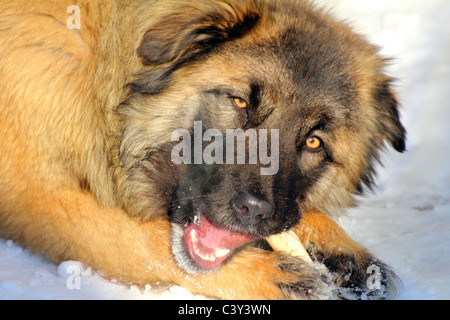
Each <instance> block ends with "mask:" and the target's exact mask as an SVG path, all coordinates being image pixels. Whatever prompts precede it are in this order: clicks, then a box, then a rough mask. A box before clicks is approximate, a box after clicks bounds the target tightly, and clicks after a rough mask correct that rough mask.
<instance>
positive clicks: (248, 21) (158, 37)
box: [137, 1, 259, 65]
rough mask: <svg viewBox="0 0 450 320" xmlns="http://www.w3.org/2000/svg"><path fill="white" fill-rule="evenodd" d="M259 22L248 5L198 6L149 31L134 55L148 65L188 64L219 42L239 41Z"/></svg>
mask: <svg viewBox="0 0 450 320" xmlns="http://www.w3.org/2000/svg"><path fill="white" fill-rule="evenodd" d="M258 20H259V16H258V14H257V13H256V10H253V9H252V8H251V6H249V5H242V4H241V5H236V4H235V5H231V4H228V3H227V1H220V2H215V1H214V2H206V1H205V2H197V3H196V4H195V5H191V6H187V7H186V8H183V9H182V10H180V11H178V12H175V13H172V14H169V15H167V16H166V17H165V18H163V19H161V20H160V21H159V22H158V23H156V24H155V25H153V26H152V27H150V29H149V30H148V31H147V32H146V33H145V35H144V38H143V40H142V43H141V45H140V46H139V48H138V49H137V53H138V55H139V56H140V57H141V59H142V61H143V63H144V64H147V65H161V64H167V63H172V64H173V63H182V62H186V61H190V60H192V59H195V58H197V57H199V56H201V55H203V54H206V53H208V52H210V51H211V50H213V49H214V48H215V47H216V46H217V45H219V44H220V43H222V42H225V41H227V40H232V39H236V38H240V37H242V36H243V35H245V34H246V33H247V32H248V31H250V30H251V29H252V28H253V27H254V26H255V25H256V23H257V21H258Z"/></svg>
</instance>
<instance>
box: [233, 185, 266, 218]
mask: <svg viewBox="0 0 450 320" xmlns="http://www.w3.org/2000/svg"><path fill="white" fill-rule="evenodd" d="M233 204H234V211H235V214H236V217H237V218H238V219H239V220H240V221H241V222H242V223H243V224H245V225H249V224H257V223H259V222H261V221H262V220H264V219H267V218H270V217H271V216H272V214H273V205H272V204H271V203H269V202H267V201H265V200H262V199H260V198H258V197H256V196H254V195H252V194H250V193H247V192H238V193H236V194H235V195H234V199H233Z"/></svg>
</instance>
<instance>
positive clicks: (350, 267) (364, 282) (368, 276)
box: [310, 251, 400, 300]
mask: <svg viewBox="0 0 450 320" xmlns="http://www.w3.org/2000/svg"><path fill="white" fill-rule="evenodd" d="M310 253H311V255H312V257H313V259H314V260H315V261H316V262H320V263H322V264H323V265H324V266H325V267H326V268H327V270H328V271H329V273H330V275H331V279H332V282H333V283H334V284H335V285H336V289H335V296H336V298H338V299H346V300H387V299H394V298H395V295H396V293H397V287H398V286H399V285H400V280H399V278H398V277H397V276H396V274H395V273H394V272H393V271H392V270H391V268H390V267H389V266H387V265H386V264H384V263H383V262H381V261H379V260H378V259H376V258H375V257H373V256H372V255H371V254H370V253H368V252H363V253H356V254H352V255H351V254H329V255H325V254H324V253H322V252H317V251H316V252H310Z"/></svg>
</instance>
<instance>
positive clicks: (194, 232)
mask: <svg viewBox="0 0 450 320" xmlns="http://www.w3.org/2000/svg"><path fill="white" fill-rule="evenodd" d="M190 236H191V239H192V243H193V244H194V245H196V244H197V242H198V232H197V230H194V229H192V230H191V232H190Z"/></svg>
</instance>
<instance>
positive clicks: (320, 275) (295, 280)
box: [273, 253, 336, 300]
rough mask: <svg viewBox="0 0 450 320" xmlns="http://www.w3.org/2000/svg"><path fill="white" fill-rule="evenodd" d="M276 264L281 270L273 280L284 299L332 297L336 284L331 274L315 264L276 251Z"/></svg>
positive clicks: (321, 298)
mask: <svg viewBox="0 0 450 320" xmlns="http://www.w3.org/2000/svg"><path fill="white" fill-rule="evenodd" d="M276 266H277V268H278V269H279V271H280V272H281V273H280V275H279V276H278V277H276V278H275V279H274V280H273V281H274V283H275V284H276V285H277V286H278V288H279V289H280V290H281V293H282V295H283V298H284V299H301V300H319V299H320V300H323V299H332V298H333V296H334V292H335V290H336V286H335V285H334V284H333V282H332V277H331V274H329V273H328V272H327V270H324V269H323V268H320V267H318V265H317V264H312V263H309V262H305V261H303V260H301V259H298V258H295V257H293V256H290V255H288V254H283V253H277V257H276Z"/></svg>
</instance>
